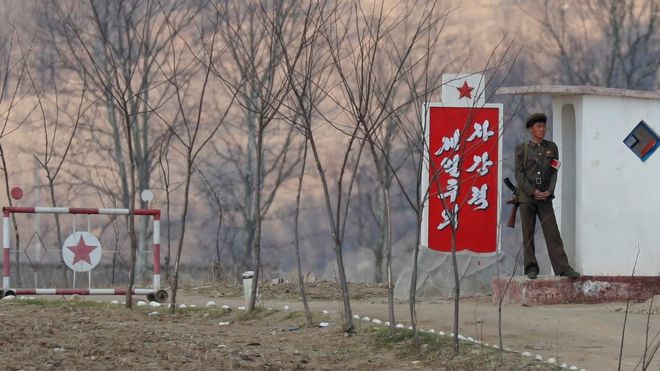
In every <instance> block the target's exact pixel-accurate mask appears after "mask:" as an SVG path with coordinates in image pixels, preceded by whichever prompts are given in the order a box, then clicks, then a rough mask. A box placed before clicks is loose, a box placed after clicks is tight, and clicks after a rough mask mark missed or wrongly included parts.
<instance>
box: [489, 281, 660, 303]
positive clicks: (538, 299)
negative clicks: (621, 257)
mask: <svg viewBox="0 0 660 371" xmlns="http://www.w3.org/2000/svg"><path fill="white" fill-rule="evenodd" d="M491 286H492V289H493V303H494V304H497V303H499V302H500V300H501V299H502V298H504V299H503V303H505V304H512V303H518V304H521V305H525V306H532V305H548V304H595V303H606V302H616V301H627V300H630V301H632V302H643V301H646V300H648V299H649V298H651V297H652V296H654V295H660V277H657V276H643V277H630V276H582V277H580V278H577V279H570V278H567V277H556V276H539V277H538V278H537V279H534V280H531V279H529V278H527V277H524V276H523V277H513V278H512V279H511V278H510V277H506V278H493V280H492V282H491Z"/></svg>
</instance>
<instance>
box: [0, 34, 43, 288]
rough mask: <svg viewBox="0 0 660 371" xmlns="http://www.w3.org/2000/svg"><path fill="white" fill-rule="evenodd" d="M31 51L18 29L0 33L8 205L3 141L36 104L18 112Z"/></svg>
mask: <svg viewBox="0 0 660 371" xmlns="http://www.w3.org/2000/svg"><path fill="white" fill-rule="evenodd" d="M17 44H18V45H19V50H18V51H16V49H15V45H17ZM28 56H29V53H24V52H23V51H22V48H21V47H20V39H19V38H18V34H17V32H16V29H15V28H14V27H13V26H12V27H11V28H10V32H9V34H8V35H2V36H1V37H0V107H2V110H1V111H0V161H1V165H0V166H1V168H0V169H1V170H2V173H3V178H4V179H3V180H4V185H5V192H6V196H7V201H8V202H9V206H12V204H13V201H12V197H11V195H10V184H11V183H12V182H10V180H9V178H10V171H9V168H8V161H7V154H6V153H5V146H4V142H5V140H3V139H5V138H6V137H7V136H9V135H10V134H12V133H14V132H16V131H17V130H18V129H19V128H20V127H21V126H22V125H23V124H24V123H25V122H26V120H27V119H28V118H29V116H30V114H31V113H32V111H33V110H34V109H35V108H36V105H35V106H33V107H32V109H30V110H28V111H29V112H28V113H27V114H26V115H23V114H21V115H18V116H17V112H16V111H18V108H19V107H20V106H22V105H23V104H24V102H25V98H26V93H25V91H23V90H24V89H22V88H23V84H24V82H23V81H24V79H25V78H26V76H27V72H28V63H27V58H28ZM12 224H13V225H14V236H15V242H16V250H15V251H16V253H15V262H14V266H15V269H14V270H15V272H16V283H17V284H18V285H19V286H20V285H21V271H20V259H19V258H20V255H19V251H20V250H19V247H20V233H19V228H18V224H17V223H16V215H15V214H13V213H12Z"/></svg>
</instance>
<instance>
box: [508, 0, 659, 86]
mask: <svg viewBox="0 0 660 371" xmlns="http://www.w3.org/2000/svg"><path fill="white" fill-rule="evenodd" d="M519 5H520V7H521V9H522V10H523V11H524V12H525V14H526V15H527V16H529V17H530V18H531V19H533V20H534V23H535V24H536V25H538V26H540V31H541V32H538V33H534V39H530V40H529V42H528V43H529V44H530V45H531V46H532V47H533V49H534V53H533V54H534V55H538V54H540V55H541V56H542V57H541V58H538V57H536V58H532V59H530V62H531V63H533V64H535V65H536V67H537V68H538V70H540V71H542V73H543V75H542V77H543V78H546V79H548V80H549V81H550V82H552V83H568V84H572V85H594V86H607V87H616V88H627V89H654V88H655V87H656V80H657V76H658V70H659V69H660V33H659V32H658V22H660V1H658V0H587V1H580V2H558V1H551V0H536V1H534V2H529V1H525V2H522V1H521V2H519ZM537 36H538V37H537ZM548 60H549V61H550V62H551V63H545V62H547V61H548ZM557 69H559V73H558V72H557Z"/></svg>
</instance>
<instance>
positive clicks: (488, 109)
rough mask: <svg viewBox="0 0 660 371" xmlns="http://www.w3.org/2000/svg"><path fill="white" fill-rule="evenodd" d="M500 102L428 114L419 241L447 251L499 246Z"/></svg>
mask: <svg viewBox="0 0 660 371" xmlns="http://www.w3.org/2000/svg"><path fill="white" fill-rule="evenodd" d="M501 122H502V106H501V105H499V104H484V105H480V106H479V107H469V106H468V107H465V106H463V107H447V106H446V105H440V104H431V105H430V106H429V107H428V110H427V113H426V139H427V143H428V153H427V156H428V157H427V158H426V165H427V167H426V168H425V170H426V171H425V174H424V176H423V178H425V179H423V181H422V187H423V189H422V194H425V193H426V190H427V189H428V196H427V201H426V204H425V208H424V223H423V225H422V236H421V237H422V241H421V242H422V245H424V246H428V248H430V249H432V250H436V251H442V252H451V249H452V246H451V241H452V225H451V224H452V223H453V225H454V229H455V230H456V251H458V252H471V253H476V254H491V253H495V252H497V250H498V245H499V234H498V228H499V219H500V207H501V205H500V184H501V161H500V160H501V153H502V152H501V148H502V144H501V138H502V136H501Z"/></svg>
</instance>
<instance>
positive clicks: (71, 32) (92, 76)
mask: <svg viewBox="0 0 660 371" xmlns="http://www.w3.org/2000/svg"><path fill="white" fill-rule="evenodd" d="M164 9H165V10H164V12H165V16H168V17H170V18H171V19H175V18H176V20H177V27H179V28H181V29H183V28H184V27H186V26H188V25H189V24H190V22H192V20H193V19H194V17H195V16H197V15H198V14H199V13H200V12H201V10H202V9H203V8H202V5H201V3H200V2H197V1H196V2H187V1H182V0H176V1H171V2H167V5H166V6H165V7H164ZM36 12H37V13H38V22H39V23H40V26H41V27H42V28H43V29H45V30H46V32H44V33H43V34H42V35H43V36H42V37H41V38H42V43H43V44H44V46H45V47H47V48H52V49H53V50H54V52H55V53H56V55H57V56H58V60H59V63H58V64H57V65H56V68H55V70H56V74H57V77H58V78H59V79H60V80H65V81H66V80H70V79H72V78H75V77H76V76H77V77H78V78H79V79H80V80H82V79H83V78H87V80H88V83H89V85H90V94H93V95H94V98H95V99H98V100H99V101H100V103H101V105H102V107H103V109H102V110H100V113H101V115H98V116H97V120H95V125H90V126H89V127H84V128H83V129H84V130H83V132H82V133H81V134H84V135H85V136H86V137H87V138H86V139H87V140H85V141H81V152H82V151H86V152H92V153H104V154H106V156H104V158H103V161H100V160H99V159H98V158H97V157H95V156H85V157H80V158H72V159H71V161H73V164H74V165H75V166H74V167H72V169H74V174H75V175H76V176H75V177H76V178H80V179H82V181H81V185H84V186H85V187H94V188H97V190H99V191H101V192H103V193H104V194H107V190H108V187H101V186H100V185H99V184H98V183H97V182H95V181H94V180H93V177H92V173H94V172H98V174H100V176H101V177H103V179H104V183H106V184H109V183H114V184H113V187H112V188H110V190H111V191H112V193H113V194H107V196H108V197H115V194H118V195H119V198H120V200H121V205H122V206H123V207H129V206H132V201H131V197H132V196H131V195H134V192H133V190H132V188H133V187H132V186H131V185H130V180H131V178H132V177H131V175H130V172H131V170H130V165H129V162H130V163H133V164H134V170H135V176H136V182H135V189H137V190H144V189H149V188H151V186H150V184H151V174H152V172H153V171H154V170H155V166H156V161H155V159H156V157H157V156H156V153H157V151H158V148H159V146H158V143H157V139H158V138H160V136H161V133H160V132H159V131H161V130H162V127H161V126H160V125H153V124H152V115H153V113H152V109H150V107H159V106H161V105H162V104H163V103H164V102H165V101H166V100H167V99H169V97H170V96H171V94H172V91H171V89H169V88H170V85H169V84H166V83H165V82H164V81H163V78H162V74H161V72H160V71H159V70H158V68H157V66H156V62H158V61H162V60H163V59H165V58H167V53H168V50H169V49H168V48H167V45H168V44H169V41H170V40H171V37H172V35H168V34H167V33H166V32H165V30H166V23H165V22H164V16H163V14H162V12H161V10H160V9H159V7H158V2H157V1H151V0H149V1H139V0H129V1H121V2H113V1H111V2H105V1H95V0H90V1H88V2H84V3H79V2H77V1H73V2H71V1H62V2H57V3H47V4H44V6H39V7H37V9H36ZM110 86H113V87H114V88H115V91H113V89H110V88H109V87H110ZM121 91H125V92H126V94H124V98H123V100H124V101H125V102H121V100H118V99H116V98H117V97H116V95H117V94H118V93H119V92H121ZM128 126H130V128H129V129H130V130H129V129H127V127H128ZM128 132H130V135H131V138H130V142H131V147H132V148H128V141H127V140H126V141H122V140H121V138H125V137H126V135H127V133H128ZM108 159H109V160H110V161H108ZM90 165H91V166H90ZM92 169H94V171H92ZM85 171H86V172H87V174H85V175H82V174H81V173H83V174H84V173H85ZM146 206H147V205H146V203H145V202H144V201H141V203H140V207H141V208H144V207H146ZM139 223H140V228H138V232H137V233H138V235H139V236H138V237H137V238H138V239H137V242H138V247H137V248H138V251H139V252H140V254H139V259H138V262H137V263H138V275H142V274H143V273H144V272H145V268H146V254H145V253H143V251H145V250H146V245H147V244H146V238H147V227H148V218H146V217H141V218H140V219H139Z"/></svg>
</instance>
